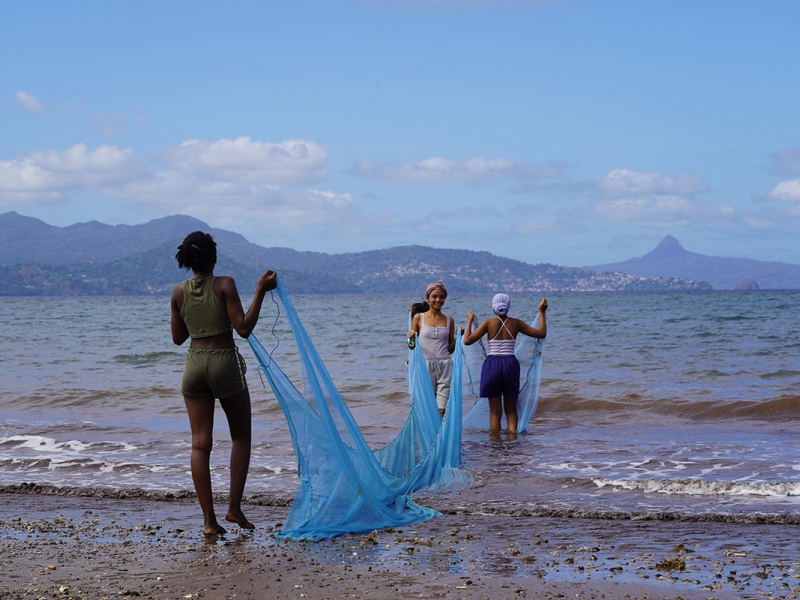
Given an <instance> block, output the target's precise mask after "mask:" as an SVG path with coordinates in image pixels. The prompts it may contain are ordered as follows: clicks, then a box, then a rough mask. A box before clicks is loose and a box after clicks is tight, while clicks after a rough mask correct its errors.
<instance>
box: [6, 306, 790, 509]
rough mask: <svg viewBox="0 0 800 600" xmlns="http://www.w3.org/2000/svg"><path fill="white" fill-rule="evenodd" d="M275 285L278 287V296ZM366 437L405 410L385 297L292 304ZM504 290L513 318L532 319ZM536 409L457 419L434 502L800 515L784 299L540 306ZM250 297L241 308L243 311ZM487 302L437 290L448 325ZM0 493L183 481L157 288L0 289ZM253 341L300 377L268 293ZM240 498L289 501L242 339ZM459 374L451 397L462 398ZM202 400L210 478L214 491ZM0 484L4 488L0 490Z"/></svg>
mask: <svg viewBox="0 0 800 600" xmlns="http://www.w3.org/2000/svg"><path fill="white" fill-rule="evenodd" d="M290 292H291V291H290ZM292 299H293V302H294V304H295V306H296V308H297V310H298V313H299V315H300V318H301V319H302V320H303V322H304V324H305V326H306V328H307V330H308V332H309V334H310V335H311V336H312V339H313V340H314V342H315V344H316V346H317V349H318V351H319V353H320V355H321V356H322V359H323V360H324V361H325V363H326V365H327V367H328V369H329V371H330V373H331V375H332V376H333V379H334V381H335V382H336V384H337V386H338V388H339V390H340V391H341V393H342V395H343V397H344V398H345V400H346V401H347V403H348V406H349V407H350V409H351V411H352V412H353V414H354V415H355V418H356V420H357V421H358V422H359V424H360V426H361V428H362V431H363V432H364V434H365V436H366V437H367V439H368V441H369V442H370V443H371V444H373V445H374V446H379V445H381V444H383V443H386V442H388V441H389V440H391V439H392V437H393V436H394V435H395V434H396V433H397V431H398V430H399V428H400V427H401V426H402V424H403V422H404V420H405V418H406V416H407V413H408V409H409V398H408V393H407V384H406V380H405V359H406V357H407V346H406V331H407V327H408V314H407V310H408V307H409V305H410V304H411V303H412V302H414V301H416V300H418V299H417V298H416V297H413V296H410V295H408V296H401V295H372V294H364V295H357V296H351V295H347V296H345V295H336V296H321V295H320V296H293V297H292ZM540 299H541V297H540V296H536V295H523V294H517V295H514V296H512V307H511V314H512V316H517V317H520V318H523V319H525V320H526V321H530V320H532V318H533V317H534V316H535V314H536V306H537V304H538V302H539V300H540ZM548 301H549V304H550V309H549V311H548V313H547V321H548V338H547V346H546V350H545V354H544V375H543V379H542V390H541V400H540V403H539V410H538V412H537V414H536V415H535V417H534V420H533V421H532V423H531V425H530V427H529V428H528V431H527V433H525V434H521V435H518V436H509V435H507V434H504V435H502V436H501V437H500V439H499V440H498V439H493V438H490V436H489V434H488V432H486V431H471V430H465V432H464V440H463V448H462V456H463V461H464V466H465V467H466V468H468V469H470V470H471V471H473V472H474V474H475V483H474V485H472V486H471V487H469V488H467V489H462V490H459V491H454V492H447V491H445V492H439V493H437V494H435V495H434V494H431V495H428V496H426V495H425V494H424V493H423V494H422V496H423V500H425V501H427V503H428V504H429V505H432V506H435V507H436V508H439V509H442V508H449V509H452V510H459V511H466V512H479V513H484V514H486V513H488V514H491V513H501V514H518V515H520V516H524V515H537V514H548V515H564V516H588V517H595V518H649V519H682V520H728V521H759V522H777V523H800V293H798V292H748V293H734V292H710V293H693V294H680V293H669V294H568V295H553V296H550V297H549V298H548ZM247 303H248V301H247V299H245V305H247ZM490 303H491V294H484V295H466V296H457V295H453V297H451V298H448V300H447V302H446V304H445V307H444V312H445V313H446V314H451V315H453V316H454V317H455V319H456V323H457V324H458V325H464V324H465V321H466V313H467V311H468V310H471V311H474V312H475V313H476V314H477V315H478V317H479V318H487V317H488V316H489V312H490ZM0 334H1V335H0V339H2V352H0V385H1V388H0V389H2V395H0V486H9V485H16V484H21V483H39V484H51V485H58V486H70V487H78V488H86V489H87V490H94V489H96V488H124V489H127V490H131V491H134V492H135V491H137V490H138V491H142V493H145V492H147V491H154V490H158V491H171V492H177V491H183V490H191V489H192V483H191V476H190V472H189V453H190V450H191V436H190V433H189V426H188V419H187V417H186V413H185V408H184V404H183V399H182V397H181V395H180V393H179V385H180V379H181V374H182V369H183V361H184V355H185V352H186V346H187V345H188V343H187V344H184V347H176V346H175V345H174V344H173V343H172V340H171V336H170V330H169V299H168V298H166V297H160V296H155V297H152V296H147V297H145V296H137V297H83V298H27V297H2V298H0ZM255 335H256V336H257V337H258V338H259V340H260V341H261V343H262V344H263V345H264V347H265V348H267V349H268V350H273V355H274V357H275V358H276V359H277V360H279V361H280V363H281V365H282V367H283V368H284V369H285V370H286V371H287V372H288V373H289V374H290V375H292V374H293V375H294V376H295V377H296V381H298V382H299V381H300V378H299V377H298V375H299V373H298V372H297V370H298V369H299V361H298V359H297V356H296V353H295V348H294V345H293V343H292V336H291V332H290V331H289V330H288V325H287V323H286V321H285V319H283V318H282V317H279V316H278V311H277V305H276V304H274V303H273V302H271V301H270V297H269V295H268V296H267V299H266V301H265V303H264V306H263V308H262V312H261V318H260V321H259V323H258V326H257V328H256V330H255ZM239 347H240V350H241V352H242V354H243V356H244V357H245V359H246V361H247V364H248V367H249V371H248V374H247V379H248V385H249V387H250V391H251V396H252V403H253V415H254V421H253V442H254V444H253V458H252V464H251V470H250V476H249V479H248V484H247V490H246V491H247V492H248V493H261V494H265V495H267V496H270V495H271V496H274V497H275V499H276V500H278V501H282V500H289V499H291V497H292V496H293V495H294V490H295V489H296V487H297V464H296V461H295V458H294V454H293V449H292V444H291V438H290V435H289V432H288V430H287V427H286V421H285V419H284V418H283V415H282V413H281V411H280V408H279V407H278V405H277V403H276V401H275V399H274V397H273V396H272V393H271V392H270V391H269V390H268V389H264V388H263V386H262V382H261V378H260V376H259V373H258V371H257V369H256V366H257V365H256V362H255V360H254V358H253V356H252V354H251V353H250V350H249V347H248V346H247V344H246V343H245V342H244V341H243V340H239ZM468 383H469V382H468V380H467V378H466V377H465V380H464V381H463V382H462V384H463V385H464V397H465V400H464V402H465V406H464V410H465V413H466V411H468V410H469V408H470V406H471V405H472V403H473V402H474V401H475V397H474V396H473V395H472V394H471V393H470V392H469V385H468ZM229 450H230V442H229V436H228V433H227V429H226V422H225V416H224V413H223V412H222V410H221V409H218V410H217V413H216V423H215V446H214V451H213V453H212V477H213V482H214V486H215V490H217V491H223V492H224V491H226V490H227V488H228V482H227V479H228V476H229V470H228V458H229V456H228V455H229ZM0 489H2V488H0Z"/></svg>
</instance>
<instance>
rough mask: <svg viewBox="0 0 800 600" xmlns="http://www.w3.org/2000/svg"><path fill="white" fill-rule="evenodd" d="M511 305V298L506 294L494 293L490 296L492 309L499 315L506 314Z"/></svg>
mask: <svg viewBox="0 0 800 600" xmlns="http://www.w3.org/2000/svg"><path fill="white" fill-rule="evenodd" d="M510 307H511V298H509V297H508V294H495V296H494V298H492V310H493V311H494V312H495V313H497V314H498V315H501V316H506V315H507V314H508V309H509V308H510Z"/></svg>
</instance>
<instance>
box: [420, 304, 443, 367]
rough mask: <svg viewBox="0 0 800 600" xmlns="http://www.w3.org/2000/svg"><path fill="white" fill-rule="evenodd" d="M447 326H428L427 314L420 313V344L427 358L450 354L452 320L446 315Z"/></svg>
mask: <svg viewBox="0 0 800 600" xmlns="http://www.w3.org/2000/svg"><path fill="white" fill-rule="evenodd" d="M445 322H446V323H447V326H446V327H428V326H427V325H425V315H424V314H423V313H420V315H419V336H417V337H418V338H419V345H420V348H422V354H423V355H424V356H425V357H426V358H432V357H434V356H450V320H449V319H448V318H447V317H445Z"/></svg>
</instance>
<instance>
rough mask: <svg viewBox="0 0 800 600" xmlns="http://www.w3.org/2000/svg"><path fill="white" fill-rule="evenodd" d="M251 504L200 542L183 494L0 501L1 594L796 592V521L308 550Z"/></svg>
mask: <svg viewBox="0 0 800 600" xmlns="http://www.w3.org/2000/svg"><path fill="white" fill-rule="evenodd" d="M425 503H426V504H427V505H429V506H433V507H434V508H435V507H436V504H435V501H426V502H425ZM261 504H264V502H263V501H262V502H260V504H259V505H249V506H246V507H245V509H246V513H247V515H248V517H249V518H250V519H251V520H252V521H253V522H254V523H256V524H257V529H256V530H255V531H254V532H247V531H241V530H239V529H238V528H237V527H236V526H233V525H232V526H231V527H230V528H229V533H228V534H227V535H225V536H222V537H220V538H218V539H214V540H206V539H204V538H203V536H202V535H201V533H200V532H201V526H202V521H201V518H200V509H199V507H198V506H197V504H196V503H195V502H194V501H193V500H191V499H176V500H172V501H164V500H154V499H126V498H96V497H87V498H83V497H74V496H60V495H42V494H26V493H20V494H11V493H2V494H0V536H1V537H0V598H2V599H4V600H5V599H12V598H14V599H16V598H26V599H27V598H33V599H40V598H46V599H50V598H59V599H69V598H76V599H77V598H87V599H92V600H96V599H100V598H119V597H130V596H136V597H143V598H170V599H172V598H176V599H178V598H208V599H215V598H236V599H243V598H309V599H312V600H315V599H325V598H487V599H489V598H491V599H493V600H495V599H504V598H571V599H577V600H580V599H584V598H609V599H611V598H614V599H616V598H620V599H633V598H684V599H686V600H689V599H695V598H698V599H699V598H702V599H706V598H798V597H800V552H798V550H799V549H800V526H797V525H742V524H730V523H713V522H712V523H708V522H706V523H702V522H700V523H686V522H665V521H630V520H619V521H613V520H594V519H564V518H550V517H508V516H494V515H493V516H484V515H474V514H473V515H464V514H448V515H445V516H444V517H441V518H438V519H434V520H432V521H428V522H425V523H420V524H417V525H416V526H413V527H406V528H403V529H397V530H383V531H377V532H373V533H372V534H369V535H361V536H343V537H339V538H336V539H333V540H329V541H325V542H317V543H312V542H287V541H281V540H276V539H275V538H274V537H273V536H272V533H273V532H274V531H275V530H276V529H279V528H280V524H281V523H282V521H283V519H284V518H285V516H286V513H287V510H288V509H287V507H286V506H268V505H261ZM218 511H220V512H221V513H223V514H224V504H223V503H220V504H219V506H218Z"/></svg>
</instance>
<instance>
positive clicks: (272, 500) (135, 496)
mask: <svg viewBox="0 0 800 600" xmlns="http://www.w3.org/2000/svg"><path fill="white" fill-rule="evenodd" d="M0 494H31V495H40V496H65V497H67V496H69V497H79V498H106V499H113V500H153V501H158V502H170V501H183V500H190V501H192V502H195V501H197V494H196V493H195V492H194V490H148V489H143V488H115V487H100V486H86V487H80V486H61V485H47V484H40V483H15V484H10V485H0ZM292 496H293V493H292ZM292 496H289V495H283V494H275V493H268V494H265V493H255V494H246V495H245V496H244V499H243V501H244V503H245V504H251V505H254V506H285V507H288V506H291V504H292ZM214 500H215V501H217V502H227V500H228V495H227V494H226V493H224V492H217V493H215V494H214Z"/></svg>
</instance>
